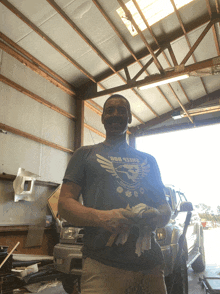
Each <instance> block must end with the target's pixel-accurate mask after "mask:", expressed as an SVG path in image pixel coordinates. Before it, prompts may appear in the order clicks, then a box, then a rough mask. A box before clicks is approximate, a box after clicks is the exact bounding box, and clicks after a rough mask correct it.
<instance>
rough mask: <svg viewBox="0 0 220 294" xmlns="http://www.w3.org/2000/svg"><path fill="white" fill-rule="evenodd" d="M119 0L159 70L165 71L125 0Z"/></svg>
mask: <svg viewBox="0 0 220 294" xmlns="http://www.w3.org/2000/svg"><path fill="white" fill-rule="evenodd" d="M117 1H118V3H119V5H120V6H121V8H122V9H123V10H124V13H125V15H126V17H127V18H128V19H129V21H130V22H131V23H132V25H133V26H134V28H135V29H136V31H137V32H138V35H139V36H140V37H141V39H142V41H143V42H144V44H145V46H146V47H147V49H148V51H149V52H150V54H151V56H152V57H153V59H154V63H155V65H156V67H157V68H158V70H159V72H160V73H163V72H164V70H163V67H162V66H161V64H160V62H159V60H158V59H157V57H156V56H155V54H154V51H153V50H152V48H151V46H150V45H149V44H148V42H147V40H146V39H145V37H144V35H143V34H142V32H141V30H140V29H139V27H138V25H137V24H136V22H135V21H134V19H133V17H132V15H131V13H130V11H129V10H128V9H127V7H126V5H125V4H124V2H123V1H122V0H117Z"/></svg>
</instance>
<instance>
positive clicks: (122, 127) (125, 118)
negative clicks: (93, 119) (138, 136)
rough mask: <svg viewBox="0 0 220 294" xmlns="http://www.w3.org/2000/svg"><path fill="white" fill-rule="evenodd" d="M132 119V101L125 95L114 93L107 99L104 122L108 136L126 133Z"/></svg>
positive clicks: (104, 108) (103, 116) (103, 115)
mask: <svg viewBox="0 0 220 294" xmlns="http://www.w3.org/2000/svg"><path fill="white" fill-rule="evenodd" d="M131 120H132V116H131V110H130V103H129V102H128V100H127V99H126V98H125V97H124V96H122V95H119V94H114V95H112V96H110V97H109V98H108V99H107V100H106V101H105V104H104V107H103V114H102V123H103V124H104V126H105V129H106V134H107V136H115V135H121V134H124V133H125V132H126V130H127V128H128V124H129V123H131Z"/></svg>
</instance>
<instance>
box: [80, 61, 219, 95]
mask: <svg viewBox="0 0 220 294" xmlns="http://www.w3.org/2000/svg"><path fill="white" fill-rule="evenodd" d="M217 65H220V57H215V58H210V59H207V60H204V61H201V62H197V63H194V64H191V65H187V66H184V67H182V69H178V71H175V70H173V71H167V72H165V73H164V74H163V75H160V74H157V75H154V76H149V77H146V78H144V79H142V80H139V81H131V82H130V83H129V84H127V85H122V86H117V87H114V88H111V89H108V90H104V91H99V92H93V93H92V92H91V93H90V96H89V97H86V99H91V98H97V97H101V96H104V95H109V94H112V93H116V92H119V91H124V90H128V89H131V88H134V87H141V86H143V85H147V84H150V83H155V82H158V81H161V80H165V79H170V78H174V77H177V76H180V75H183V74H190V73H191V72H196V71H199V70H201V69H205V68H211V67H213V66H217Z"/></svg>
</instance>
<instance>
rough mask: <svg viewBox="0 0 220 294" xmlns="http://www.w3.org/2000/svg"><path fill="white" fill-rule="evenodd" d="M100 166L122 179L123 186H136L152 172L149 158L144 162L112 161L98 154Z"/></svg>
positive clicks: (119, 179)
mask: <svg viewBox="0 0 220 294" xmlns="http://www.w3.org/2000/svg"><path fill="white" fill-rule="evenodd" d="M96 156H97V161H98V162H99V164H100V166H101V167H103V168H104V169H105V170H106V171H107V172H109V173H110V174H111V175H112V176H113V177H115V178H116V179H117V181H118V182H119V181H120V184H122V183H123V184H124V185H123V186H126V187H128V186H129V187H130V188H132V187H133V188H134V187H136V186H137V184H138V183H140V181H141V180H142V179H143V178H144V177H146V176H147V175H148V173H149V172H150V165H149V164H148V162H147V158H146V159H145V160H144V161H143V162H142V163H139V162H122V161H120V162H112V161H110V160H108V159H106V158H105V157H103V156H101V155H99V154H96Z"/></svg>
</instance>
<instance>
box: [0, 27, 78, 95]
mask: <svg viewBox="0 0 220 294" xmlns="http://www.w3.org/2000/svg"><path fill="white" fill-rule="evenodd" d="M0 38H1V39H2V40H4V41H5V42H6V43H7V44H9V45H10V46H12V47H13V48H14V49H16V50H17V51H18V52H20V53H22V54H23V55H24V56H25V57H26V58H29V59H30V60H31V61H32V62H33V63H35V64H37V65H38V66H40V67H41V68H42V69H43V70H45V71H46V72H47V73H49V74H50V75H51V77H55V78H56V79H58V81H60V82H61V83H63V84H64V85H66V86H67V88H68V91H70V90H71V91H72V92H71V95H73V96H74V95H75V94H76V90H75V89H74V87H73V85H71V84H70V83H68V82H67V81H66V80H64V79H63V78H62V77H61V76H59V75H58V74H57V73H56V72H54V71H53V70H52V69H50V68H49V67H48V66H46V65H45V64H43V63H42V62H41V61H40V60H38V59H37V58H35V57H34V56H33V55H31V54H30V53H29V52H27V51H26V50H24V49H23V48H21V47H20V46H19V45H18V44H16V43H15V42H13V41H12V40H11V39H9V38H8V37H7V36H6V35H4V34H3V33H1V32H0ZM61 90H62V88H61Z"/></svg>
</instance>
